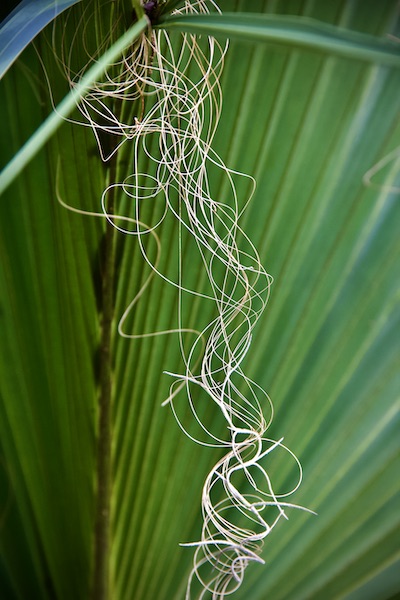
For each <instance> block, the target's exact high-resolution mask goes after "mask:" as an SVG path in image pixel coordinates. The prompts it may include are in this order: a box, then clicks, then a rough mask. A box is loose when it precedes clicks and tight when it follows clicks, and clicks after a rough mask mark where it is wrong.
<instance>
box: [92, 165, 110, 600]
mask: <svg viewBox="0 0 400 600" xmlns="http://www.w3.org/2000/svg"><path fill="white" fill-rule="evenodd" d="M110 171H111V172H110V178H111V181H113V179H112V177H113V176H114V174H115V165H114V161H113V164H112V166H111V169H110ZM114 189H115V188H111V190H110V194H109V203H108V212H109V214H113V210H114ZM114 234H115V228H114V227H113V226H112V225H110V224H109V223H108V222H106V231H105V235H104V247H103V254H102V261H101V262H102V309H103V310H102V313H103V318H102V330H101V340H100V393H99V412H98V441H97V495H96V502H97V505H96V520H95V532H94V533H95V540H94V570H93V584H92V600H107V599H108V598H109V556H110V499H111V487H112V464H111V461H112V459H111V440H112V348H111V342H112V324H113V316H114V274H115V251H114Z"/></svg>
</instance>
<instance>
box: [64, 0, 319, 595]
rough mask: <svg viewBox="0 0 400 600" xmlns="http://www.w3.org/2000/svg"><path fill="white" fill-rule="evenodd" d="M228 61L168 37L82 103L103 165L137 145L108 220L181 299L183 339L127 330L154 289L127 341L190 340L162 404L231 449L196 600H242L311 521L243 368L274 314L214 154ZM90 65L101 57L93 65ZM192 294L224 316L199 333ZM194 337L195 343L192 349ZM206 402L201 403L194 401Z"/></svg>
mask: <svg viewBox="0 0 400 600" xmlns="http://www.w3.org/2000/svg"><path fill="white" fill-rule="evenodd" d="M210 7H211V8H212V9H213V10H218V8H217V6H216V4H215V3H214V2H206V1H203V0H199V1H193V0H186V2H185V4H184V7H183V8H182V9H180V11H178V12H187V13H196V12H199V13H205V12H209V10H210ZM227 48H228V45H227V44H226V45H225V46H221V45H220V44H219V43H218V42H217V41H216V40H215V39H214V38H212V37H208V38H204V39H202V40H201V42H200V41H199V40H198V39H197V38H196V36H194V35H189V34H184V35H182V37H181V39H180V42H179V44H178V43H177V39H176V38H170V36H169V34H168V33H167V32H166V31H162V30H158V31H149V32H147V33H146V34H143V35H142V36H141V38H140V40H138V41H137V42H136V43H135V44H134V45H133V46H132V48H130V50H129V51H128V52H126V54H125V55H124V56H123V57H122V58H121V60H120V61H119V62H118V63H116V64H114V65H110V68H109V69H108V72H107V74H106V76H105V78H104V79H103V81H100V82H97V83H96V84H94V85H93V88H92V90H91V92H90V93H89V94H88V95H87V96H86V97H85V98H84V99H82V101H81V102H80V104H79V110H80V111H81V114H82V117H83V122H84V124H85V125H87V126H90V127H92V129H93V132H94V135H95V137H96V140H97V143H98V145H99V150H100V155H101V157H102V159H103V160H104V161H109V160H110V159H112V158H113V156H114V155H116V153H117V151H118V150H119V149H120V148H121V147H122V146H123V145H125V144H127V143H128V144H130V147H131V149H132V154H131V156H132V160H131V165H130V174H129V175H128V176H127V177H126V178H125V179H124V180H123V181H121V182H111V183H110V185H109V186H108V187H107V188H106V189H105V190H104V192H103V194H102V198H101V206H102V213H101V214H102V215H103V216H104V217H105V218H106V219H107V220H108V221H109V223H111V225H113V226H114V227H115V228H116V229H117V230H118V231H119V232H121V233H122V234H125V235H133V236H136V237H137V241H138V245H139V247H140V251H141V253H142V255H143V258H144V260H145V261H146V263H147V264H148V265H149V266H150V267H151V269H152V273H153V274H157V275H158V276H160V277H161V278H163V279H164V280H165V281H166V282H168V283H169V284H171V285H173V286H175V287H176V288H177V290H178V328H177V329H174V330H168V331H162V332H150V333H137V332H128V331H126V323H127V320H128V317H129V314H130V313H131V310H132V308H133V306H134V305H135V304H136V302H137V301H138V300H139V298H140V297H141V296H142V295H143V292H144V290H145V289H146V288H147V287H148V285H149V282H150V278H148V279H147V280H146V281H145V283H144V285H143V286H142V288H141V290H140V291H139V292H138V294H137V295H136V296H135V298H134V299H133V300H132V301H131V302H130V303H129V305H128V307H127V308H126V310H125V311H124V313H123V315H122V317H121V319H120V322H119V326H118V332H119V334H120V335H122V336H124V337H129V338H138V337H146V336H149V335H160V334H163V333H171V332H177V333H178V334H179V344H180V349H181V354H182V359H183V365H184V369H183V372H181V373H168V375H170V376H171V377H172V378H173V382H172V384H171V387H170V394H169V396H168V398H167V399H166V400H165V402H164V403H163V404H168V405H170V407H171V409H172V412H173V414H174V415H175V418H176V420H177V422H178V424H179V426H180V427H181V429H182V430H183V431H184V432H185V433H186V435H188V436H189V437H190V438H191V439H192V440H194V441H195V442H197V443H199V444H202V445H204V446H209V447H223V448H225V449H226V450H227V453H226V455H225V456H224V457H223V458H222V459H221V460H219V461H218V462H217V464H216V465H215V466H214V467H213V468H212V469H211V471H210V473H209V475H208V476H207V478H206V481H205V483H204V487H203V493H202V514H203V527H202V532H201V538H200V540H199V541H196V542H190V543H188V544H184V545H188V546H194V547H195V553H194V562H193V569H192V571H191V573H190V576H189V580H188V586H187V592H186V599H187V600H188V599H189V598H191V597H192V596H193V593H195V592H193V590H194V586H193V584H194V581H195V580H196V579H197V580H198V582H200V585H201V588H202V589H201V591H200V592H199V594H198V595H197V597H198V598H199V599H202V598H205V597H207V596H208V597H211V598H213V599H217V598H224V597H225V596H226V595H229V594H231V593H233V592H234V591H235V590H237V589H238V587H239V586H240V585H241V583H242V581H243V577H244V572H245V570H246V568H247V566H248V565H249V564H250V563H252V562H263V559H262V558H261V557H260V554H261V551H262V547H263V541H264V539H265V538H266V537H267V536H268V535H269V534H270V532H271V531H272V529H273V528H274V527H275V525H276V524H277V522H278V521H279V520H280V519H281V518H282V517H283V518H285V519H286V518H287V515H286V512H285V511H286V509H288V508H301V507H298V506H296V505H294V504H290V503H287V502H284V501H283V500H282V498H285V497H287V496H288V495H290V494H292V493H293V492H294V491H296V490H297V488H298V487H299V485H300V482H301V479H302V471H301V466H300V463H299V461H298V460H297V458H296V457H295V456H294V455H293V453H292V452H291V451H290V450H289V449H288V448H287V447H286V446H284V445H283V443H282V441H283V439H280V440H278V441H275V440H271V439H269V438H267V437H266V435H265V434H266V431H267V429H268V427H269V425H270V423H271V421H272V416H273V408H272V404H271V401H270V399H269V397H268V395H267V394H266V393H265V392H264V390H262V389H261V388H260V386H258V385H257V384H256V383H255V382H253V381H252V380H251V379H249V378H248V377H247V376H246V375H245V374H244V373H243V371H242V368H241V365H242V363H243V360H244V358H245V357H246V355H247V353H248V350H249V348H250V346H251V341H252V335H253V330H254V327H255V325H256V323H257V322H258V320H259V318H260V316H261V314H262V312H263V310H264V308H265V306H266V304H267V301H268V297H269V291H270V286H271V283H272V277H271V276H270V275H269V274H268V273H267V272H266V271H265V269H264V268H263V266H262V265H261V262H260V258H259V255H258V253H257V250H256V249H255V247H254V245H253V244H252V242H251V240H250V239H249V238H248V236H247V235H246V234H245V233H244V232H243V231H242V230H241V228H240V225H239V220H240V217H241V214H242V212H243V210H244V208H245V206H246V205H247V204H248V202H249V200H250V198H251V196H252V195H253V193H254V188H255V183H254V180H253V178H252V177H250V176H248V175H244V174H242V173H239V172H237V171H234V170H231V169H229V168H228V167H226V166H225V165H224V163H223V161H222V160H221V158H220V157H219V156H218V155H217V154H216V153H215V151H214V150H213V149H212V147H211V146H212V141H213V138H214V135H215V131H216V128H217V124H218V121H219V117H220V114H221V106H222V92H221V87H220V82H219V80H220V76H221V72H222V68H223V64H224V57H225V54H226V51H227ZM88 57H89V58H90V59H93V58H95V57H93V56H92V55H90V53H89V52H88ZM63 60H64V61H65V63H64V64H65V72H66V76H67V78H68V80H69V82H70V85H71V86H73V85H74V84H75V82H76V81H77V80H78V79H79V77H81V75H82V71H79V72H78V73H74V72H73V71H72V69H71V68H69V67H68V66H67V65H68V64H69V62H70V56H69V55H67V54H65V55H64V56H63ZM130 103H131V104H132V106H133V107H134V109H135V111H136V112H135V114H134V111H133V108H132V110H131V109H129V105H130ZM127 107H128V108H127ZM104 134H106V135H107V136H109V137H112V139H113V140H114V143H113V146H112V148H111V149H105V148H104V145H103V143H102V139H103V136H104ZM140 157H142V158H143V157H146V160H147V161H148V163H150V164H151V165H152V170H151V172H152V173H153V174H152V175H147V174H146V173H143V172H141V167H140V164H141V160H140ZM211 171H213V172H216V171H218V172H219V173H220V174H221V175H222V176H223V177H225V178H226V183H227V186H225V189H227V190H228V192H225V196H224V197H223V198H220V197H218V196H217V195H216V194H215V193H214V191H213V185H212V178H211V176H210V172H211ZM243 177H244V178H246V179H247V182H248V183H249V184H250V187H251V192H250V193H249V195H248V198H247V199H245V200H244V201H243V200H240V201H239V198H238V194H237V189H236V184H235V181H236V180H237V179H238V178H243ZM116 190H117V191H118V194H115V191H116ZM110 192H113V196H114V197H118V198H121V197H123V198H124V199H125V200H124V202H125V205H128V206H130V209H131V213H130V216H129V217H128V216H126V215H125V214H122V212H121V214H119V213H118V210H117V209H116V208H115V207H114V208H113V210H112V211H111V210H109V208H108V198H109V195H110ZM149 200H152V201H153V202H154V203H158V205H159V206H160V210H159V216H158V217H157V219H156V220H155V223H153V224H151V225H150V224H149V225H145V222H146V219H145V217H144V216H143V212H144V210H145V209H144V204H146V205H148V202H149ZM64 205H65V204H64ZM78 210H79V209H78ZM80 212H84V211H80ZM91 214H93V213H91ZM168 215H172V216H173V217H174V218H176V219H177V221H178V224H179V235H178V236H177V244H178V250H179V252H178V255H179V260H178V265H177V275H176V278H172V277H171V276H167V275H166V274H164V273H163V272H162V271H161V270H160V266H159V265H160V260H159V259H160V255H161V235H158V234H157V231H156V230H157V229H159V228H160V227H161V225H162V223H163V222H164V221H165V219H166V218H167V216H168ZM96 216H97V214H96ZM183 234H186V235H187V234H189V235H190V236H191V239H192V240H193V241H194V243H195V245H196V247H197V250H198V253H199V256H200V259H201V262H202V264H203V266H204V270H205V273H206V275H207V279H208V283H209V290H208V291H204V292H202V291H200V290H196V289H193V288H192V287H190V286H189V285H187V284H186V283H185V281H186V269H187V266H186V264H185V261H184V259H183V252H182V237H183ZM149 237H151V238H152V239H153V240H154V241H155V243H156V257H155V259H154V252H153V253H151V252H150V251H149V249H148V244H147V242H146V240H147V239H149ZM243 247H245V248H246V250H243V249H242V248H243ZM188 294H190V295H192V296H196V297H198V298H199V299H200V300H201V301H202V302H205V303H206V302H212V304H213V306H214V315H215V316H214V317H213V319H212V320H211V322H210V323H208V325H206V326H205V327H204V328H203V329H202V330H201V331H195V330H194V329H192V328H190V327H185V324H184V322H183V309H182V306H183V298H184V296H185V297H186V295H188ZM185 333H191V334H192V335H194V336H195V339H194V341H193V342H192V343H191V345H190V347H189V349H187V348H186V346H185V340H184V334H185ZM186 343H187V342H186ZM183 389H184V390H186V397H187V401H188V406H189V408H190V410H191V412H192V413H193V416H194V423H195V424H197V425H196V426H198V429H199V432H200V434H199V435H194V434H192V433H191V431H189V430H188V429H187V428H186V426H185V425H184V423H183V420H182V419H181V418H180V416H179V413H180V412H181V411H182V406H181V405H182V399H181V398H182V394H181V393H180V392H181V391H182V390H183ZM195 389H197V390H200V392H201V393H200V394H198V393H194V390H195ZM207 402H211V404H212V405H216V406H217V407H218V409H219V411H220V412H221V414H222V415H223V418H224V419H225V422H226V431H225V434H224V435H221V433H220V431H212V430H211V428H210V426H209V425H207V424H206V423H205V422H204V419H203V418H202V415H203V414H204V412H205V411H204V405H205V403H207ZM265 413H267V414H268V416H267V417H266V416H265ZM282 451H283V452H285V453H286V454H287V455H288V457H289V458H290V459H292V460H293V461H294V465H295V467H296V468H297V470H298V478H297V482H296V484H295V485H294V486H293V487H292V489H290V490H289V491H286V492H285V493H282V492H280V493H277V492H276V491H275V488H274V485H273V482H272V481H271V476H270V475H269V470H270V464H271V461H272V459H271V455H272V454H274V455H275V454H276V453H278V452H282ZM303 510H306V509H303ZM310 512H311V511H310Z"/></svg>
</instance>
